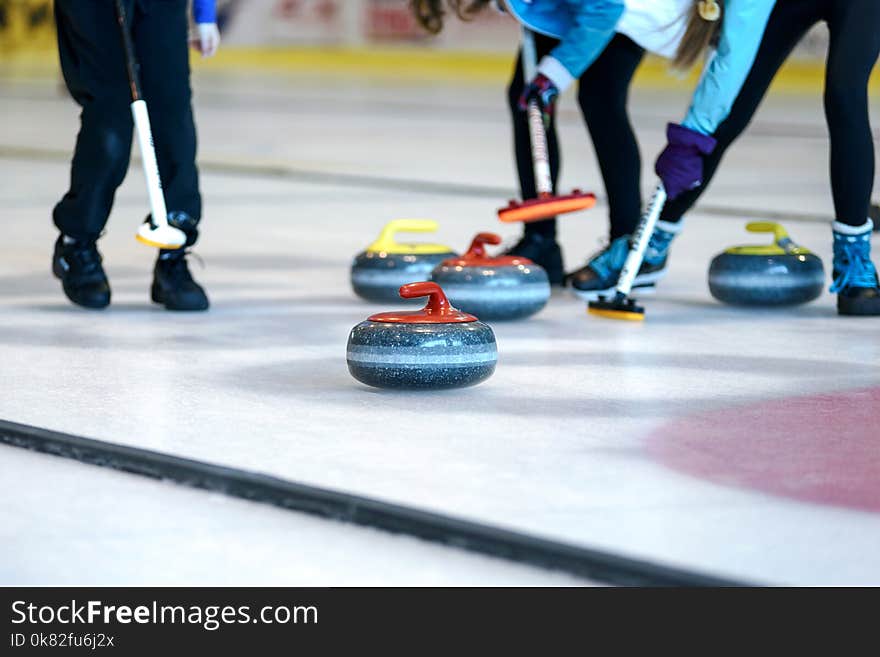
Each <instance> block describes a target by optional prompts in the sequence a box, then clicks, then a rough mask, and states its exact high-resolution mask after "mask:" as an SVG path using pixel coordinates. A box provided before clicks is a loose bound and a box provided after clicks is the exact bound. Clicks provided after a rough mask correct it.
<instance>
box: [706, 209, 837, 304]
mask: <svg viewBox="0 0 880 657" xmlns="http://www.w3.org/2000/svg"><path fill="white" fill-rule="evenodd" d="M746 230H748V231H750V232H753V233H773V235H774V241H773V244H768V245H750V246H735V247H732V248H730V249H727V250H726V251H725V252H724V253H721V254H719V255H718V256H716V257H715V258H714V259H713V260H712V264H711V265H710V267H709V291H710V292H711V293H712V296H713V297H715V298H716V299H718V300H719V301H722V302H724V303H729V304H734V305H741V306H786V305H795V304H799V303H807V302H809V301H813V300H814V299H816V298H818V297H819V296H820V295H821V294H822V289H823V288H824V285H825V272H824V270H823V267H822V261H821V260H820V259H819V257H818V256H816V255H815V254H813V253H811V252H810V251H809V250H808V249H805V248H803V247H801V246H798V245H797V244H795V243H794V242H793V241H792V239H791V238H790V237H789V236H788V233H787V232H786V231H785V229H784V228H783V227H782V226H780V225H779V224H776V223H770V222H755V223H750V224H748V225H746Z"/></svg>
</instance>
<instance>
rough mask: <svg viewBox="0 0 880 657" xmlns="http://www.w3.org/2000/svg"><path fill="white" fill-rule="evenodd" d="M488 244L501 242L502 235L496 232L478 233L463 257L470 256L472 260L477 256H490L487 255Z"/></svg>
mask: <svg viewBox="0 0 880 657" xmlns="http://www.w3.org/2000/svg"><path fill="white" fill-rule="evenodd" d="M487 244H492V245H498V244H501V235H497V234H496V233H477V236H476V237H474V240H473V242H471V246H470V248H469V249H468V250H467V253H465V254H464V256H463V258H464V259H468V258H470V259H472V260H473V259H475V258H488V256H487V255H486V245H487Z"/></svg>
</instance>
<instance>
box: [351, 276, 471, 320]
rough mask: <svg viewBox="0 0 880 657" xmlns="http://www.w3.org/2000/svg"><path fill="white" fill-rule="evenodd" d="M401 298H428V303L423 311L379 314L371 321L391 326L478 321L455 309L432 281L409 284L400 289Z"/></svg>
mask: <svg viewBox="0 0 880 657" xmlns="http://www.w3.org/2000/svg"><path fill="white" fill-rule="evenodd" d="M400 296H402V297H403V298H404V299H417V298H418V297H428V303H427V305H426V306H425V307H424V308H422V309H421V310H415V311H399V312H390V313H378V314H376V315H372V316H370V317H369V318H368V319H369V321H371V322H383V323H389V324H463V323H466V322H476V321H477V318H476V317H474V316H473V315H469V314H467V313H463V312H461V311H460V310H458V309H457V308H454V307H453V306H452V304H451V303H449V299H447V298H446V293H445V292H443V289H442V288H441V287H440V286H439V285H437V284H436V283H432V282H431V281H421V282H418V283H407V284H406V285H404V286H402V287H401V288H400Z"/></svg>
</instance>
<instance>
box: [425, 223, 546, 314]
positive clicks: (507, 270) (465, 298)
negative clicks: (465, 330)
mask: <svg viewBox="0 0 880 657" xmlns="http://www.w3.org/2000/svg"><path fill="white" fill-rule="evenodd" d="M487 244H501V237H500V236H498V235H495V234H494V233H480V234H479V235H477V236H476V237H475V238H474V241H473V242H472V243H471V247H470V249H468V252H467V253H465V254H464V255H463V256H461V257H460V258H449V259H448V260H444V261H443V262H442V263H441V264H440V266H439V267H437V268H436V269H435V270H434V272H433V273H432V274H431V280H433V281H434V282H435V283H437V284H439V285H440V286H441V287H442V288H443V291H444V292H446V295H447V296H448V297H449V300H450V301H451V302H452V303H453V304H454V305H455V306H456V307H458V308H461V309H462V310H463V311H465V312H468V313H473V314H474V315H476V316H477V317H479V318H480V319H484V320H492V319H496V320H505V319H522V318H524V317H530V316H531V315H534V314H535V313H537V312H538V311H540V310H541V309H542V308H543V307H544V306H546V305H547V301H548V300H549V299H550V281H549V280H548V278H547V272H545V271H544V270H543V269H542V268H541V267H539V266H538V265H536V264H535V263H533V262H532V261H531V260H528V259H527V258H522V257H519V256H507V255H502V256H490V255H489V254H488V253H486V245H487Z"/></svg>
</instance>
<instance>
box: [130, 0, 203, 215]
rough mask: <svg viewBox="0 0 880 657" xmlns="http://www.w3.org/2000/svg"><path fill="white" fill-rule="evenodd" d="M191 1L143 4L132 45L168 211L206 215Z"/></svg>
mask: <svg viewBox="0 0 880 657" xmlns="http://www.w3.org/2000/svg"><path fill="white" fill-rule="evenodd" d="M187 16H188V14H187V0H139V4H138V9H137V11H136V14H135V21H134V30H133V36H134V44H135V48H136V50H137V53H138V58H139V60H140V73H141V76H140V77H141V86H142V87H143V93H144V100H145V101H146V102H147V107H148V110H149V114H150V124H151V127H152V130H153V141H154V143H155V149H156V159H157V161H158V163H159V174H160V175H161V177H162V186H163V188H164V192H165V203H166V205H167V206H168V211H169V212H174V211H182V212H186V213H187V214H188V215H190V216H191V217H192V218H194V219H196V220H198V219H200V218H201V215H202V200H201V195H200V193H199V174H198V169H197V167H196V128H195V121H194V119H193V110H192V90H191V87H190V68H189V44H188V30H189V24H188V17H187Z"/></svg>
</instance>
